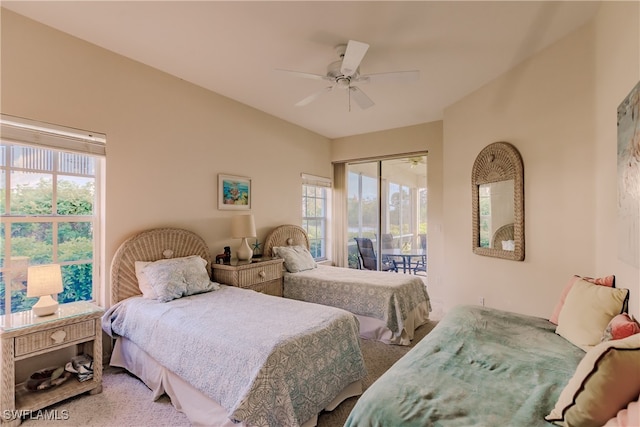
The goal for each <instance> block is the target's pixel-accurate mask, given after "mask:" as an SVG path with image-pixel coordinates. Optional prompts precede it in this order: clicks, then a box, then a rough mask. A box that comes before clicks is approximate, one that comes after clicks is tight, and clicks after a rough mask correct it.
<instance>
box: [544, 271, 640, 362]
mask: <svg viewBox="0 0 640 427" xmlns="http://www.w3.org/2000/svg"><path fill="white" fill-rule="evenodd" d="M628 298H629V290H628V289H617V288H608V287H606V286H598V285H594V284H593V283H590V282H587V281H586V280H582V279H579V280H577V281H576V282H575V283H574V284H573V286H572V287H571V290H570V291H569V293H568V294H567V299H566V300H565V302H564V305H563V307H562V310H560V315H559V316H558V327H557V328H556V333H557V334H558V335H560V336H562V337H564V338H565V339H567V340H568V341H569V342H571V343H572V344H573V345H575V346H578V347H580V348H582V349H583V350H585V351H587V350H589V349H590V348H591V347H592V346H594V345H596V344H598V343H599V342H600V341H601V339H602V334H603V332H604V330H605V329H606V327H607V325H608V324H609V322H610V321H611V319H613V318H614V317H615V316H616V315H618V314H620V313H622V312H623V311H624V309H625V307H626V305H627V299H628Z"/></svg>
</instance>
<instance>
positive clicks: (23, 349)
mask: <svg viewBox="0 0 640 427" xmlns="http://www.w3.org/2000/svg"><path fill="white" fill-rule="evenodd" d="M102 314H103V309H102V308H101V307H98V306H97V305H95V304H92V303H89V302H85V301H81V302H73V303H69V304H61V305H60V307H59V309H58V311H57V312H56V313H54V314H52V315H50V316H44V317H37V316H35V315H34V314H33V313H32V312H31V311H30V310H29V311H24V312H18V313H14V314H11V315H10V316H0V339H1V348H2V392H1V396H0V419H1V421H0V424H1V425H2V426H3V427H4V426H17V425H19V424H20V423H21V419H20V416H29V414H33V412H34V411H39V410H41V409H43V408H45V407H47V406H49V405H52V404H54V403H57V402H60V401H62V400H65V399H68V398H69V397H72V396H76V395H78V394H80V393H84V392H87V391H88V392H90V393H91V394H97V393H100V392H101V391H102V328H101V317H102ZM70 346H77V347H78V348H77V353H78V354H79V353H81V352H84V353H87V354H91V355H92V356H93V357H94V363H93V378H92V379H89V380H86V381H83V382H80V381H78V379H77V378H76V376H75V375H73V376H72V377H71V378H69V379H68V380H66V381H65V382H64V383H62V384H60V385H58V386H56V387H52V388H51V389H49V390H42V391H28V390H27V388H26V383H20V384H16V362H19V361H20V360H25V359H29V358H31V357H33V356H37V355H41V354H45V353H49V352H52V351H56V350H60V349H63V348H66V347H70ZM48 367H49V366H38V367H35V369H34V370H37V369H44V368H48ZM61 416H62V415H61Z"/></svg>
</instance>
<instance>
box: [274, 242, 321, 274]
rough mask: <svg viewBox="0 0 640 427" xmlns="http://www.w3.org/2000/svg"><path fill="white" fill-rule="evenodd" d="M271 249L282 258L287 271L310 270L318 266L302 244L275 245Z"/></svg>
mask: <svg viewBox="0 0 640 427" xmlns="http://www.w3.org/2000/svg"><path fill="white" fill-rule="evenodd" d="M272 251H273V254H274V255H275V256H277V257H279V258H283V259H284V267H285V268H286V269H287V271H288V272H289V273H297V272H299V271H305V270H312V269H314V268H316V267H317V266H318V264H316V261H315V260H314V259H313V257H312V256H311V253H310V252H309V250H308V249H307V248H305V247H304V246H276V247H274V248H272Z"/></svg>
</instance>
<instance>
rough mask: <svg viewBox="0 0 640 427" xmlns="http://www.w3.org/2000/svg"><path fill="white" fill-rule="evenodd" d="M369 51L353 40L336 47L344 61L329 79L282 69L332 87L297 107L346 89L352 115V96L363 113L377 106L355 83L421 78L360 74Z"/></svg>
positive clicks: (416, 76) (331, 70) (407, 74)
mask: <svg viewBox="0 0 640 427" xmlns="http://www.w3.org/2000/svg"><path fill="white" fill-rule="evenodd" d="M368 49H369V45H368V44H366V43H362V42H359V41H355V40H349V43H348V44H346V45H345V44H341V45H338V46H336V53H337V54H338V56H339V57H340V59H339V60H338V61H335V62H332V63H331V64H329V66H328V67H327V74H326V75H321V74H312V73H305V72H301V71H290V70H281V69H278V70H277V71H281V72H284V73H288V74H292V75H294V76H297V77H304V78H308V79H314V80H326V81H329V82H331V85H330V86H327V87H325V88H323V89H321V90H319V91H317V92H314V93H312V94H311V95H309V96H307V97H306V98H304V99H302V100H300V101H298V102H297V103H296V104H295V105H296V106H297V107H302V106H305V105H308V104H310V103H311V102H313V101H315V100H316V99H317V98H319V97H320V96H322V95H323V94H325V93H328V92H331V91H333V90H335V89H342V90H346V91H348V95H349V111H351V96H352V95H353V99H354V100H355V102H356V104H358V106H359V107H360V108H362V109H363V110H364V109H367V108H369V107H372V106H373V105H374V102H373V101H372V100H371V98H369V97H368V96H367V95H366V94H365V93H364V92H363V91H362V90H361V89H360V88H359V87H358V86H355V85H354V83H404V82H413V81H416V80H418V79H419V78H420V71H418V70H413V71H395V72H390V73H378V74H364V75H363V74H360V63H361V62H362V59H363V58H364V55H365V54H366V53H367V50H368Z"/></svg>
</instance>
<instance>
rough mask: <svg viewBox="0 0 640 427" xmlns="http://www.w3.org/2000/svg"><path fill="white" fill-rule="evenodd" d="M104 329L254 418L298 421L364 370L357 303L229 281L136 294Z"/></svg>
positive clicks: (237, 415) (234, 415)
mask: <svg viewBox="0 0 640 427" xmlns="http://www.w3.org/2000/svg"><path fill="white" fill-rule="evenodd" d="M103 329H104V330H105V332H107V333H108V334H109V335H111V336H124V337H127V338H128V339H130V340H131V341H133V342H134V343H135V344H137V345H138V346H139V347H141V348H142V349H143V350H144V351H146V352H147V353H148V354H149V355H151V356H152V357H153V358H154V359H156V360H157V361H158V362H159V363H160V364H162V365H163V366H165V367H166V368H167V369H169V370H171V371H173V372H174V373H176V374H177V375H179V376H180V377H182V378H183V379H185V380H186V381H187V382H189V383H190V384H191V385H193V386H194V387H195V388H197V389H198V390H200V391H202V392H203V393H204V394H206V395H207V396H209V397H211V398H212V399H214V400H216V401H217V402H219V403H220V405H221V406H222V407H224V408H225V409H226V410H227V411H228V413H229V414H230V418H231V419H232V420H234V421H236V420H237V421H243V422H245V423H246V424H249V425H255V426H282V425H287V426H297V425H299V424H300V423H303V422H305V421H306V420H308V419H309V418H311V417H312V416H314V415H315V414H317V413H318V412H320V411H321V410H322V409H323V408H324V407H325V406H327V404H328V403H329V402H331V400H333V398H334V397H335V396H336V395H337V394H338V393H339V392H340V391H342V389H343V388H345V387H346V386H347V385H348V384H350V383H352V382H354V381H358V380H360V379H362V378H363V377H364V376H365V375H366V369H365V366H364V360H363V358H362V353H361V350H360V342H359V338H358V321H357V319H356V318H355V317H354V316H353V315H352V314H351V313H347V312H345V311H343V310H338V309H334V308H331V307H323V306H319V305H315V304H308V303H303V302H299V301H292V300H286V299H283V298H277V297H272V296H268V295H263V294H259V293H257V292H253V291H248V290H243V289H239V288H234V287H230V286H224V285H222V286H221V289H220V290H218V291H214V292H208V293H204V294H199V295H194V296H190V297H184V298H180V299H177V300H173V301H171V302H167V303H161V302H158V301H155V300H149V299H144V298H141V297H133V298H128V299H126V300H124V301H121V302H120V303H118V304H115V305H114V306H113V307H111V308H110V309H109V310H108V311H107V312H106V313H105V315H104V317H103Z"/></svg>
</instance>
